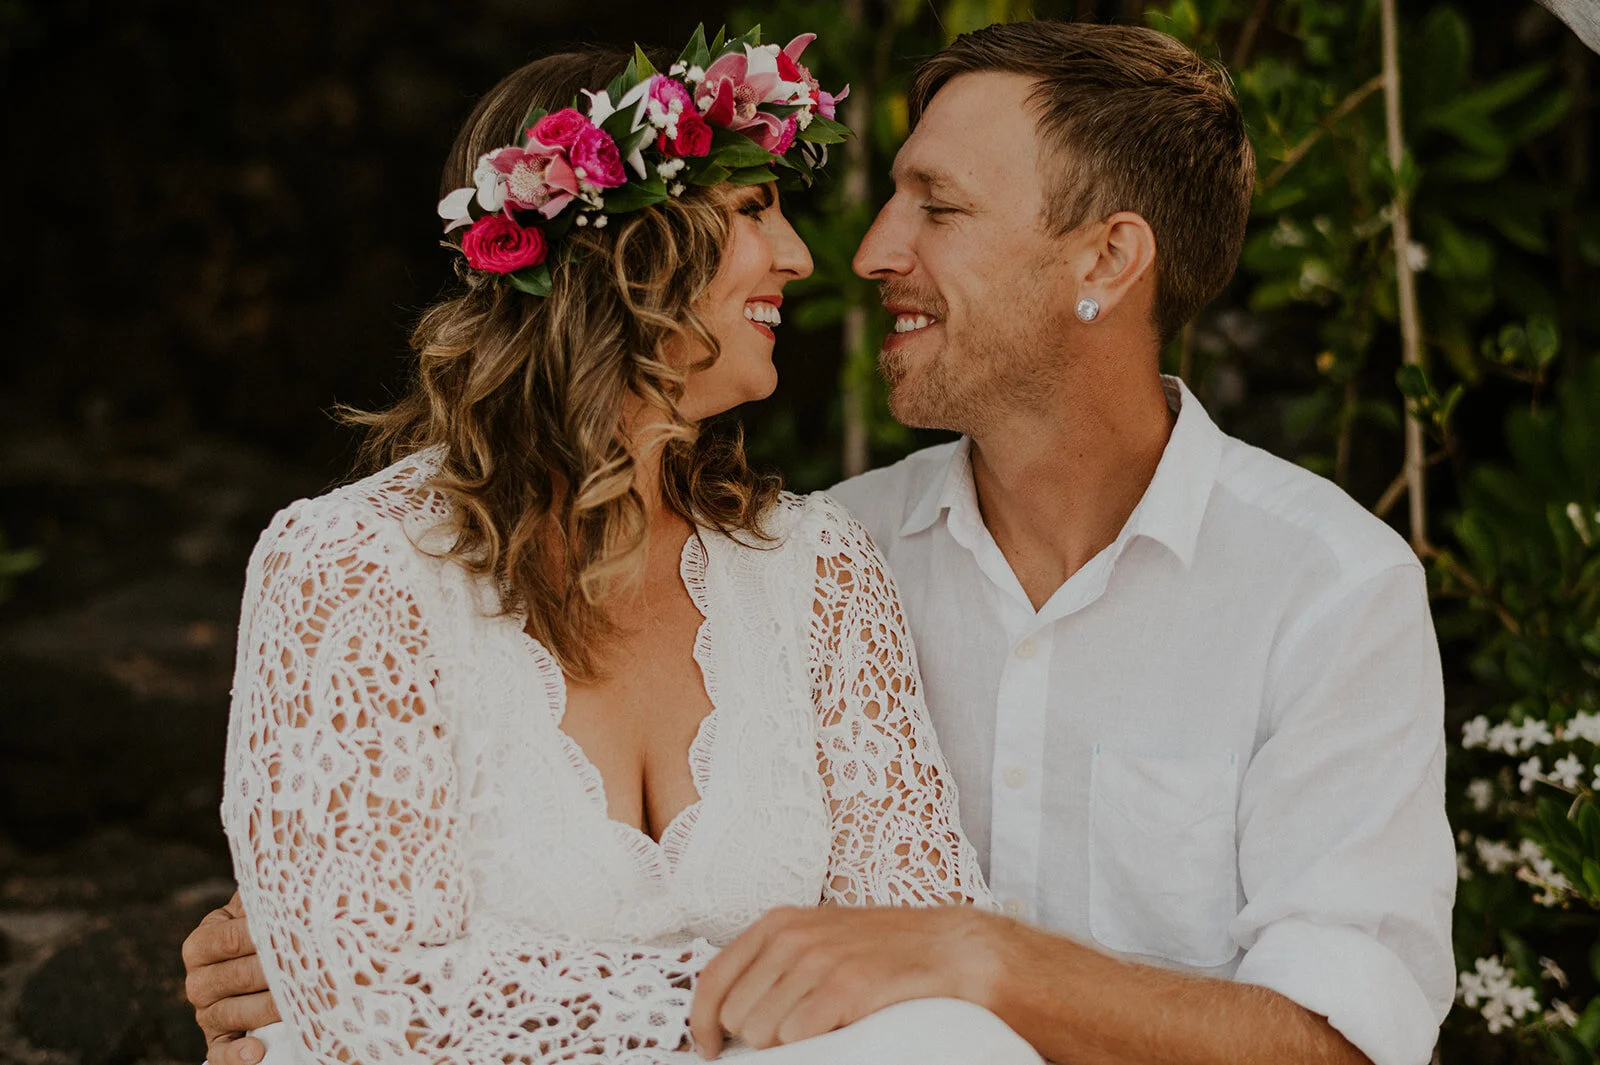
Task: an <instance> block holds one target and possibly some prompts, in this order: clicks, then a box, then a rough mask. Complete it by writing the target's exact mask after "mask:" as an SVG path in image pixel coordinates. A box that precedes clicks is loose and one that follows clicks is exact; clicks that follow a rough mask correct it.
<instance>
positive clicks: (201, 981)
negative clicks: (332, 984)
mask: <svg viewBox="0 0 1600 1065" xmlns="http://www.w3.org/2000/svg"><path fill="white" fill-rule="evenodd" d="M183 965H184V968H185V969H187V970H188V973H189V975H188V977H187V979H186V980H185V981H184V991H185V992H186V993H187V994H188V996H189V1004H190V1005H191V1006H193V1007H194V1019H195V1021H196V1022H197V1023H199V1025H200V1030H201V1031H203V1032H204V1033H205V1036H206V1060H207V1061H209V1062H210V1063H211V1065H255V1063H256V1062H258V1061H260V1060H261V1058H262V1056H263V1055H264V1054H265V1053H266V1047H265V1046H263V1045H262V1043H261V1040H259V1039H252V1038H250V1037H248V1036H246V1035H245V1033H246V1032H247V1031H250V1030H251V1029H253V1028H262V1027H265V1026H266V1025H269V1024H272V1023H273V1022H275V1021H277V1020H279V1019H280V1018H279V1017H278V1007H277V1006H276V1005H275V1004H274V1003H273V1001H272V995H271V993H270V992H268V991H267V978H266V976H265V974H263V973H262V971H261V959H260V958H258V957H257V956H256V948H255V944H254V943H252V942H251V941H250V929H249V928H248V927H246V925H245V920H244V907H243V906H242V905H241V904H240V903H239V894H238V892H234V895H233V898H231V899H229V900H228V903H227V905H225V906H223V907H222V908H221V909H216V910H212V911H211V912H210V913H208V914H206V915H205V916H204V917H202V918H201V919H200V924H199V925H198V926H197V927H196V928H195V930H194V931H193V932H190V933H189V938H188V939H185V940H184V941H183Z"/></svg>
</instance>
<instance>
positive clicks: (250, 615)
mask: <svg viewBox="0 0 1600 1065" xmlns="http://www.w3.org/2000/svg"><path fill="white" fill-rule="evenodd" d="M419 558H420V555H418V553H417V552H416V550H415V549H414V548H413V547H412V546H411V545H410V544H409V543H407V542H406V541H405V540H404V539H403V537H402V536H401V534H400V533H399V532H398V530H390V529H388V528H387V527H383V525H382V523H381V522H376V521H368V520H366V519H365V516H364V515H357V516H354V517H352V516H351V515H349V514H348V513H345V514H340V513H338V512H337V511H333V512H330V511H329V510H328V508H326V507H324V508H321V509H313V510H308V509H306V508H305V506H304V505H302V507H300V508H298V509H292V510H291V511H289V512H286V513H285V514H284V515H280V517H279V519H278V520H277V521H276V522H275V523H274V527H273V528H272V529H270V530H269V531H268V533H267V534H266V535H265V536H264V537H263V538H262V543H261V545H260V546H258V547H257V549H256V554H255V556H254V557H253V558H252V560H251V566H250V573H249V578H248V584H247V589H246V593H245V608H244V617H243V618H242V620H241V627H240V644H239V648H240V650H239V659H238V665H237V673H236V676H235V687H234V699H233V706H232V716H231V720H230V726H229V742H228V754H227V773H226V781H225V786H224V800H223V820H224V824H225V827H226V828H227V832H228V836H229V840H230V843H231V846H232V848H233V854H234V865H235V870H236V873H237V876H238V879H239V882H240V890H241V892H242V894H243V898H244V903H245V909H246V912H247V913H248V914H249V917H250V925H251V930H252V932H253V933H254V934H255V940H256V943H257V944H258V947H259V949H260V952H261V958H262V962H263V965H264V966H265V969H266V972H267V975H268V984H269V986H270V987H271V989H272V993H273V997H274V998H275V999H276V1001H277V1004H278V1008H279V1011H280V1012H281V1014H282V1015H283V1017H284V1019H285V1020H287V1021H288V1022H289V1023H290V1024H291V1026H292V1027H293V1028H294V1029H295V1030H296V1032H297V1033H298V1035H299V1036H300V1039H301V1041H302V1042H303V1043H304V1045H305V1047H306V1048H307V1050H308V1051H309V1053H310V1059H309V1060H314V1061H316V1062H318V1063H332V1062H340V1063H343V1065H352V1063H356V1062H359V1063H361V1065H380V1063H383V1062H398V1061H407V1062H413V1061H418V1060H428V1061H431V1062H434V1063H436V1065H438V1063H442V1065H457V1063H459V1065H468V1063H472V1065H481V1063H482V1062H486V1061H493V1062H506V1063H513V1062H521V1063H547V1062H572V1061H577V1062H583V1061H593V1060H596V1059H597V1057H601V1056H603V1058H604V1060H606V1061H620V1060H627V1059H628V1057H629V1054H630V1053H631V1052H640V1053H641V1055H642V1056H644V1058H645V1060H651V1061H655V1060H659V1058H660V1056H661V1054H660V1050H657V1051H656V1052H655V1053H653V1054H651V1053H649V1052H648V1051H645V1050H644V1049H643V1048H651V1047H655V1048H665V1049H668V1050H674V1049H678V1048H680V1047H687V1046H688V1045H689V1044H688V1041H687V1019H688V1010H689V1000H690V996H691V993H692V989H691V984H692V979H693V976H694V974H696V973H697V972H698V971H699V969H700V968H701V967H702V966H703V965H704V963H705V962H706V961H707V960H708V959H709V957H710V956H711V954H712V953H713V951H712V949H711V948H710V947H709V946H708V945H706V944H705V943H704V942H703V941H695V942H694V943H692V944H689V945H686V946H684V947H682V948H674V949H663V950H657V949H651V948H647V947H640V946H636V945H629V944H615V945H606V944H594V943H584V942H576V941H573V940H571V939H566V938H563V937H560V936H554V935H548V934H543V933H541V932H538V931H535V930H534V929H532V928H529V927H526V926H524V925H521V924H516V923H508V922H505V921H498V920H493V919H488V918H486V917H484V916H483V915H481V914H475V913H474V912H473V906H472V895H471V890H470V888H469V884H468V874H467V871H466V868H465V866H466V857H465V856H464V854H463V853H462V850H463V847H462V843H461V838H460V837H461V834H462V826H461V825H459V824H458V821H457V812H456V811H457V796H458V789H460V788H462V787H463V784H464V782H463V781H462V780H461V779H460V773H459V771H458V768H457V765H456V763H455V761H454V759H453V755H452V745H451V720H450V718H449V716H448V715H447V714H446V713H445V712H444V711H443V710H442V708H441V706H440V704H439V699H438V697H437V695H436V693H435V689H434V675H433V670H432V666H431V664H430V642H429V631H428V625H427V617H426V616H425V612H424V610H423V608H422V606H421V605H420V604H419V599H418V587H419V585H418V584H417V582H416V580H415V579H414V578H410V577H409V574H411V573H413V572H415V568H414V567H415V566H416V560H417V559H419ZM423 601H426V597H425V596H424V597H423Z"/></svg>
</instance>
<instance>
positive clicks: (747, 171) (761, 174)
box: [728, 166, 778, 188]
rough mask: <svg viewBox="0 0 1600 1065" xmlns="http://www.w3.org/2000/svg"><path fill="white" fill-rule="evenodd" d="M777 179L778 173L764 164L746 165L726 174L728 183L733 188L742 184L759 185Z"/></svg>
mask: <svg viewBox="0 0 1600 1065" xmlns="http://www.w3.org/2000/svg"><path fill="white" fill-rule="evenodd" d="M777 180H778V175H777V174H776V173H774V172H773V170H772V169H771V168H770V167H765V166H747V167H744V168H743V169H741V170H735V171H734V172H733V173H731V174H729V175H728V184H730V185H732V186H734V187H735V188H739V187H742V186H744V185H761V184H764V183H765V182H768V181H777Z"/></svg>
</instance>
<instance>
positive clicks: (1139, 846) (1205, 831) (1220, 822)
mask: <svg viewBox="0 0 1600 1065" xmlns="http://www.w3.org/2000/svg"><path fill="white" fill-rule="evenodd" d="M1235 788H1236V758H1235V756H1234V755H1232V754H1206V755H1198V756H1195V757H1185V758H1164V757H1153V756H1141V755H1131V754H1125V753H1123V752H1121V751H1118V750H1115V749H1113V748H1112V747H1110V746H1107V745H1104V744H1098V743H1097V744H1095V750H1094V768H1093V772H1092V776H1091V782H1090V801H1089V821H1090V825H1089V930H1090V932H1091V933H1092V934H1093V935H1094V938H1095V939H1096V940H1097V941H1098V942H1099V943H1100V944H1101V945H1102V946H1104V947H1106V948H1108V949H1110V950H1114V951H1118V952H1120V953H1126V954H1148V955H1154V956H1157V957H1161V958H1167V959H1170V960H1172V961H1175V962H1179V963H1181V964H1184V965H1192V966H1197V967H1204V968H1209V967H1211V966H1216V965H1221V964H1223V963H1225V962H1227V961H1228V960H1229V959H1231V958H1232V957H1233V955H1234V953H1235V952H1236V950H1237V949H1238V947H1237V944H1235V943H1234V941H1233V938H1232V937H1231V936H1230V935H1229V934H1228V924H1229V922H1231V921H1232V920H1233V918H1234V916H1235V915H1236V914H1237V913H1238V910H1239V905H1238V871H1237V865H1238V853H1237V849H1236V846H1235V842H1234V822H1235V810H1236V805H1237V802H1236V797H1235Z"/></svg>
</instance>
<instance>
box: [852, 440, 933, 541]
mask: <svg viewBox="0 0 1600 1065" xmlns="http://www.w3.org/2000/svg"><path fill="white" fill-rule="evenodd" d="M960 446H961V441H960V440H952V441H950V442H948V443H944V444H935V445H934V446H932V447H925V448H923V449H922V450H920V451H913V452H912V453H911V454H909V455H907V456H906V457H905V458H903V459H901V460H900V461H899V462H896V463H893V464H891V465H888V466H880V467H879V468H877V469H875V470H868V471H867V472H866V473H863V474H858V475H857V476H855V477H851V478H849V479H848V480H844V481H840V482H839V483H838V484H836V485H834V486H833V487H832V488H830V489H828V494H829V495H830V496H832V497H833V498H834V499H836V500H838V501H839V502H840V503H842V504H844V507H845V509H846V510H848V511H849V512H850V513H851V515H852V516H853V517H855V519H856V520H857V521H859V522H861V524H863V525H865V526H866V527H867V531H868V532H869V533H871V534H872V538H873V539H874V540H875V541H877V543H878V546H879V547H880V548H882V549H885V550H887V549H888V546H889V544H890V543H891V542H893V540H894V539H895V537H897V536H898V535H899V533H900V526H901V525H902V524H904V522H905V520H906V517H907V515H909V514H910V512H911V508H912V507H914V506H916V505H917V501H918V500H920V499H921V498H922V497H923V495H924V494H926V493H927V492H929V491H932V490H934V489H935V486H936V485H937V484H938V483H939V482H940V481H941V480H942V479H943V478H944V475H945V471H946V470H948V469H949V468H950V459H951V456H953V455H954V454H955V452H956V449H957V448H959V447H960Z"/></svg>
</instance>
